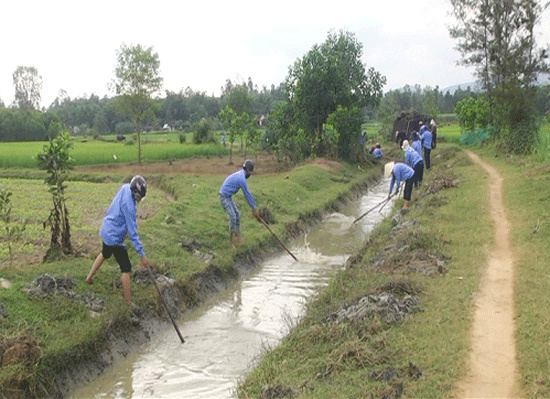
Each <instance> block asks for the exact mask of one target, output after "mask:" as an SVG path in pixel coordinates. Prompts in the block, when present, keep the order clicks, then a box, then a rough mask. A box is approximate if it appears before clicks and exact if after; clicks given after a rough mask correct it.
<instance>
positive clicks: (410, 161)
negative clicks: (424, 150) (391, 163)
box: [405, 148, 422, 168]
mask: <svg viewBox="0 0 550 399" xmlns="http://www.w3.org/2000/svg"><path fill="white" fill-rule="evenodd" d="M421 161H422V155H420V154H419V153H418V152H416V151H415V150H413V149H412V148H409V149H408V150H407V151H405V163H406V164H407V165H409V166H410V167H412V168H414V165H416V164H417V163H418V162H421Z"/></svg>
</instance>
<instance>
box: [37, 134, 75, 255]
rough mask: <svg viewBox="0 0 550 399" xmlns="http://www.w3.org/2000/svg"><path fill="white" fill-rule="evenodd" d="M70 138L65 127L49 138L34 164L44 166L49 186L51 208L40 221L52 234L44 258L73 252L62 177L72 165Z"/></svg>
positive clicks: (41, 167)
mask: <svg viewBox="0 0 550 399" xmlns="http://www.w3.org/2000/svg"><path fill="white" fill-rule="evenodd" d="M71 147H72V142H71V139H70V137H69V133H68V132H67V131H65V132H62V133H60V134H59V135H58V136H57V137H56V138H53V139H50V142H49V144H45V145H44V149H43V151H42V152H41V153H39V154H38V155H37V157H36V158H37V160H38V167H39V168H40V169H43V170H46V171H47V172H48V176H47V177H46V179H45V180H44V183H46V184H48V185H49V186H50V189H49V191H50V193H51V194H52V200H53V209H52V210H51V212H50V216H49V217H48V219H47V220H46V221H45V222H44V228H46V226H47V225H49V226H50V228H51V232H52V236H51V240H50V248H49V249H48V251H47V252H46V255H45V256H44V261H49V260H54V259H57V258H58V257H59V256H60V255H62V254H71V253H73V247H72V245H71V229H70V225H69V211H68V209H67V203H66V198H65V189H66V188H67V187H66V185H65V181H66V180H67V177H68V175H69V170H70V169H72V168H73V166H74V160H73V158H72V157H71V155H70V149H71Z"/></svg>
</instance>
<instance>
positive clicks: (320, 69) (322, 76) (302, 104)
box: [286, 31, 386, 154]
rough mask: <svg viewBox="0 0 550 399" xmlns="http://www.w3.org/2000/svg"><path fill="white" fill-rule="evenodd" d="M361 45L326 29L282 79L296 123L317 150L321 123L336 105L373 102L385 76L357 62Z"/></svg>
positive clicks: (320, 142) (349, 36) (347, 34)
mask: <svg viewBox="0 0 550 399" xmlns="http://www.w3.org/2000/svg"><path fill="white" fill-rule="evenodd" d="M362 55H363V46H362V44H361V43H359V42H358V41H357V39H356V37H355V35H354V34H353V33H350V32H345V31H340V32H339V33H338V34H336V33H334V32H330V33H329V34H328V37H327V40H326V41H325V42H324V43H323V44H321V45H317V44H316V45H314V46H313V48H312V49H311V50H310V51H309V52H308V53H307V54H306V55H305V56H304V57H303V58H302V59H299V60H297V61H296V62H295V63H294V65H293V66H292V67H291V68H290V71H289V75H288V77H287V80H286V84H287V87H288V89H289V100H290V101H291V102H292V103H293V105H294V106H295V107H296V110H297V112H298V115H300V119H299V122H300V125H301V126H302V127H303V130H304V132H305V134H306V136H307V137H308V138H309V141H310V144H311V145H313V146H315V147H316V148H317V152H318V153H319V154H322V153H323V152H324V143H323V124H324V123H325V122H326V120H327V118H328V116H329V115H330V114H331V113H332V112H334V111H336V109H337V107H338V105H341V106H342V107H345V108H348V107H351V106H357V107H359V108H362V107H364V106H366V105H368V104H377V103H378V101H379V100H380V98H381V97H382V87H383V86H384V84H385V82H386V78H385V77H383V76H382V75H380V73H379V72H377V71H375V70H374V69H373V68H370V69H369V70H368V71H366V69H365V65H364V64H363V63H362V62H361V57H362Z"/></svg>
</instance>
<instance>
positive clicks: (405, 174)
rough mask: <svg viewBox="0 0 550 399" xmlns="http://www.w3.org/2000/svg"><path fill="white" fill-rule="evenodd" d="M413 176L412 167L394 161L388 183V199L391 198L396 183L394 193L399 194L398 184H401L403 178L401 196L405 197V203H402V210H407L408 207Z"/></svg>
mask: <svg viewBox="0 0 550 399" xmlns="http://www.w3.org/2000/svg"><path fill="white" fill-rule="evenodd" d="M413 176H414V169H413V168H411V167H410V166H408V165H405V164H404V163H402V162H396V163H395V166H394V167H393V170H392V172H391V183H390V192H389V194H388V200H389V199H390V198H391V192H392V189H393V185H394V184H395V183H397V185H396V188H395V194H394V195H397V194H399V184H401V180H405V191H404V193H403V198H404V199H405V203H404V204H403V210H404V211H407V210H408V209H409V204H410V202H411V195H412V189H413V179H412V177H413Z"/></svg>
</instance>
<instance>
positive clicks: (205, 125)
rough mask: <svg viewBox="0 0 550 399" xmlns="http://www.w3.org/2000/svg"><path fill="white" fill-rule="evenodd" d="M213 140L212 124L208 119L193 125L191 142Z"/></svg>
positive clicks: (200, 142) (197, 142) (198, 142)
mask: <svg viewBox="0 0 550 399" xmlns="http://www.w3.org/2000/svg"><path fill="white" fill-rule="evenodd" d="M213 141H214V124H213V123H212V121H211V120H210V119H203V120H201V121H199V122H197V123H195V125H194V126H193V142H194V143H195V144H202V143H209V142H213Z"/></svg>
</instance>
